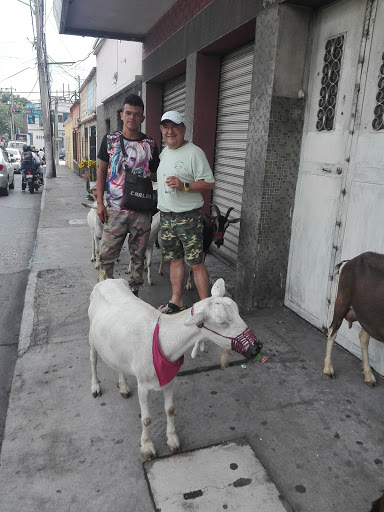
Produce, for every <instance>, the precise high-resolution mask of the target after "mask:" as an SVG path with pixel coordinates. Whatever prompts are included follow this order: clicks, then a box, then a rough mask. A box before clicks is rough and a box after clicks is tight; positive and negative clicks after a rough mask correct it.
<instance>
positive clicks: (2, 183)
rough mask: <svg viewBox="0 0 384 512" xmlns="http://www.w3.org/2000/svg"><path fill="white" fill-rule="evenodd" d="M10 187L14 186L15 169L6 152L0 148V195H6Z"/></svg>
mask: <svg viewBox="0 0 384 512" xmlns="http://www.w3.org/2000/svg"><path fill="white" fill-rule="evenodd" d="M12 160H14V159H13V158H12ZM10 188H11V189H12V188H15V171H14V170H13V167H12V163H11V162H10V161H9V160H8V155H7V152H6V151H3V150H0V195H2V196H7V195H8V193H9V189H10Z"/></svg>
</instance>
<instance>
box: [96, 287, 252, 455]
mask: <svg viewBox="0 0 384 512" xmlns="http://www.w3.org/2000/svg"><path fill="white" fill-rule="evenodd" d="M224 295H225V284H224V281H223V279H218V280H217V281H216V283H215V284H214V285H213V287H212V296H211V297H209V298H207V299H203V300H201V301H200V302H197V303H196V304H195V305H194V306H193V308H191V309H188V310H185V311H182V312H181V313H177V314H175V315H165V314H163V313H160V312H159V311H158V310H157V309H155V308H153V307H152V306H151V305H149V304H147V303H146V302H144V301H142V300H140V299H138V298H137V297H135V295H133V293H132V292H131V291H130V289H129V287H128V284H127V282H126V281H125V280H124V279H108V280H106V281H102V282H100V283H98V284H96V286H95V287H94V289H93V291H92V294H91V303H90V306H89V310H88V314H89V320H90V330H89V343H90V346H91V351H90V360H91V370H92V385H91V391H92V395H93V396H94V397H97V396H101V387H100V381H99V379H98V377H97V371H96V364H97V354H99V356H100V357H101V358H102V359H103V360H104V361H105V362H106V363H107V364H108V365H109V366H111V367H112V368H114V369H115V370H116V371H117V372H118V373H119V383H118V386H119V388H120V394H121V395H122V396H123V397H124V398H128V397H129V396H130V390H129V388H128V386H127V383H126V381H125V377H124V374H128V375H135V376H136V379H137V386H138V396H139V402H140V409H141V422H142V425H143V431H142V435H141V441H140V446H141V454H142V455H143V457H144V458H145V459H146V460H150V459H151V458H153V457H156V449H155V446H154V444H153V442H152V440H151V438H150V436H149V425H150V424H151V415H150V411H149V406H148V393H149V391H150V390H152V389H153V390H155V391H160V390H162V391H163V392H164V407H165V412H166V415H167V445H168V448H169V450H170V451H171V452H172V453H174V452H177V451H178V450H179V448H180V441H179V438H178V436H177V434H176V430H175V423H174V406H173V384H174V377H175V376H176V374H177V372H178V370H179V368H180V367H181V365H182V363H183V360H184V354H185V353H186V352H188V350H191V349H193V350H192V357H194V356H195V355H196V351H197V348H198V347H199V345H200V348H202V344H203V342H204V341H205V340H209V341H212V342H213V343H215V344H216V345H218V346H219V347H222V348H223V349H226V350H230V349H232V350H235V351H236V352H238V353H240V354H241V355H243V356H244V357H246V358H248V359H249V358H252V357H255V356H256V355H257V354H258V352H259V351H260V350H261V348H262V344H261V343H260V342H259V340H258V339H257V338H256V336H255V335H254V334H253V333H252V331H251V330H250V329H249V328H248V327H247V325H246V324H245V323H244V321H243V320H242V319H241V317H240V315H239V310H238V307H237V305H236V303H235V302H234V301H233V300H232V299H230V298H228V297H225V296H224Z"/></svg>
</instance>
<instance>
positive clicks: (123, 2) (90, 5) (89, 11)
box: [53, 0, 176, 42]
mask: <svg viewBox="0 0 384 512" xmlns="http://www.w3.org/2000/svg"><path fill="white" fill-rule="evenodd" d="M175 2H176V0H108V2H106V1H105V0H54V2H53V10H54V15H55V19H56V23H57V26H58V29H59V33H60V34H71V35H77V36H90V37H105V38H108V39H121V40H125V41H138V42H142V41H143V40H144V37H145V35H146V33H147V32H148V31H149V29H150V28H151V27H152V26H153V25H154V24H155V23H156V22H157V21H158V20H159V19H160V18H161V17H162V16H163V14H165V13H166V12H167V11H168V9H169V8H170V7H172V5H173V4H174V3H175Z"/></svg>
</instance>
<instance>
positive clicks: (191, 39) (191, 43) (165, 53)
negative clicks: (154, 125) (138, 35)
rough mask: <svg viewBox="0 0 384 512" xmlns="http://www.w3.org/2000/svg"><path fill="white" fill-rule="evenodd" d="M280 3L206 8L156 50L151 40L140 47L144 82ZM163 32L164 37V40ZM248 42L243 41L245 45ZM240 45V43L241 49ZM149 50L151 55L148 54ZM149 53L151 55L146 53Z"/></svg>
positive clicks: (260, 0)
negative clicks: (142, 58)
mask: <svg viewBox="0 0 384 512" xmlns="http://www.w3.org/2000/svg"><path fill="white" fill-rule="evenodd" d="M282 1H283V0H274V1H273V2H272V3H271V2H270V1H269V0H268V1H266V0H241V2H240V1H233V0H215V1H213V2H210V3H208V5H205V4H206V2H203V4H204V5H205V8H204V9H202V10H201V11H200V12H199V13H198V14H196V15H195V16H193V17H191V18H190V19H189V21H188V22H187V21H185V24H184V25H183V26H182V27H181V28H179V30H177V31H175V32H174V33H173V34H172V35H171V36H170V37H168V38H167V39H165V40H163V41H161V42H158V46H157V47H156V49H153V50H152V48H151V47H150V43H151V39H150V38H147V39H146V41H145V42H144V45H143V54H144V55H145V58H144V60H143V73H142V74H143V82H147V81H150V80H154V79H155V77H157V76H158V75H161V74H162V73H164V72H165V71H166V70H168V69H169V68H171V67H173V66H175V65H176V64H178V63H180V62H182V61H183V60H185V59H186V58H187V57H188V56H189V55H192V54H194V53H196V52H199V51H203V50H204V49H205V48H206V47H208V46H209V45H211V44H212V43H214V42H216V41H218V40H219V39H220V38H223V37H225V36H226V35H227V34H229V33H230V32H233V31H235V30H236V29H238V28H239V27H242V26H243V25H244V24H246V23H248V22H249V21H250V20H254V19H255V18H256V16H258V15H259V14H261V13H263V12H267V11H268V10H270V9H276V6H277V5H278V4H279V3H280V2H282ZM175 7H177V9H178V10H179V11H180V10H183V9H186V8H187V7H186V2H185V1H182V0H180V1H179V2H177V4H176V6H175ZM173 15H174V17H175V22H174V24H175V27H178V23H177V16H178V15H179V13H178V11H177V10H175V11H174V14H173ZM165 35H166V32H165V33H164V36H165ZM246 42H247V41H243V43H246ZM240 44H241V43H239V45H240ZM150 50H151V51H150ZM149 51H150V53H148V52H149Z"/></svg>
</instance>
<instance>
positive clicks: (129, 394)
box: [120, 391, 132, 398]
mask: <svg viewBox="0 0 384 512" xmlns="http://www.w3.org/2000/svg"><path fill="white" fill-rule="evenodd" d="M120 395H121V396H122V397H123V398H129V397H130V396H131V395H132V393H131V392H130V391H128V393H120Z"/></svg>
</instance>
